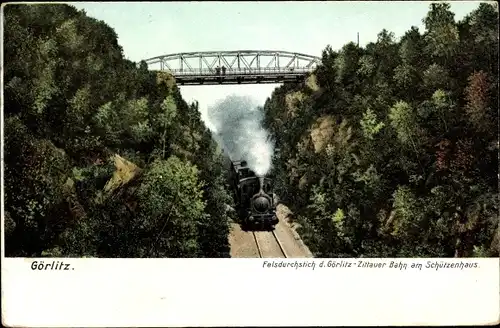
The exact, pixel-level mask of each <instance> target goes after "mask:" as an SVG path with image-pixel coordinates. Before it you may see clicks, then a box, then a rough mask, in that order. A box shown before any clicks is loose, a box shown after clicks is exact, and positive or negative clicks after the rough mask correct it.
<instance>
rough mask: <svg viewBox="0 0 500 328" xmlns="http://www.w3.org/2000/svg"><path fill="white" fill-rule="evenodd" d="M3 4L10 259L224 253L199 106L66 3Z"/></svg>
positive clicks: (218, 181) (215, 157)
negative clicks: (131, 57)
mask: <svg viewBox="0 0 500 328" xmlns="http://www.w3.org/2000/svg"><path fill="white" fill-rule="evenodd" d="M4 9H5V12H4V13H5V15H4V21H5V25H4V33H5V39H4V53H5V57H4V59H5V60H4V62H5V63H6V64H5V72H4V95H5V105H4V122H3V123H4V159H5V164H4V170H5V171H4V172H5V174H4V185H5V236H6V242H5V245H6V256H27V257H30V256H76V257H228V256H229V244H228V239H227V236H228V233H229V217H228V216H227V215H226V207H225V204H226V203H230V201H231V200H230V198H229V196H228V195H229V194H228V193H227V192H226V191H225V189H224V181H223V180H222V179H224V170H223V168H222V160H221V153H220V150H219V148H218V147H217V145H216V143H215V142H214V141H213V139H212V137H211V134H210V132H209V130H207V128H206V127H205V125H204V124H203V122H202V121H201V119H200V113H199V111H198V108H197V107H198V105H197V104H196V103H195V104H187V103H186V102H185V101H184V100H183V99H182V98H181V95H180V92H179V89H178V88H177V86H176V85H175V82H174V81H173V80H172V78H171V76H169V75H167V74H163V75H162V74H158V75H157V74H156V73H152V72H150V71H148V69H147V66H146V65H145V63H140V64H139V65H137V64H135V63H133V62H130V61H128V60H126V59H124V55H123V52H122V48H121V47H120V46H119V45H118V42H117V35H116V34H115V32H114V31H113V29H112V28H110V27H109V26H108V25H106V24H105V23H104V22H102V21H98V20H96V19H93V18H90V17H88V16H86V14H85V13H84V12H82V11H78V10H76V9H75V8H74V7H72V6H69V5H8V6H6V7H5V8H4Z"/></svg>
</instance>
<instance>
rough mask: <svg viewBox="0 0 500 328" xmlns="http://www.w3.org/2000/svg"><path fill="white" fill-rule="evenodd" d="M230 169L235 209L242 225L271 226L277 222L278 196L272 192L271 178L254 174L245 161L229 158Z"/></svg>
mask: <svg viewBox="0 0 500 328" xmlns="http://www.w3.org/2000/svg"><path fill="white" fill-rule="evenodd" d="M230 171H231V172H230V180H231V181H230V182H231V187H232V188H231V189H232V190H233V197H234V202H235V205H236V209H235V210H236V212H237V214H238V217H239V219H240V220H241V221H242V222H241V223H242V225H243V226H244V227H245V228H247V227H256V226H259V227H262V228H271V227H272V226H274V225H275V224H277V223H278V218H277V216H276V205H277V203H278V198H277V196H276V194H274V193H273V192H272V180H271V179H269V178H266V177H264V176H258V175H256V174H255V172H253V171H252V170H250V168H249V167H248V166H247V162H246V161H232V160H231V170H230Z"/></svg>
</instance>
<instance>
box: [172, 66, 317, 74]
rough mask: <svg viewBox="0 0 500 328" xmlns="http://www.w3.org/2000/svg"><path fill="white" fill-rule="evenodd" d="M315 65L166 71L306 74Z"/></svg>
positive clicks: (176, 71)
mask: <svg viewBox="0 0 500 328" xmlns="http://www.w3.org/2000/svg"><path fill="white" fill-rule="evenodd" d="M314 69H315V67H308V68H306V67H261V68H246V67H245V68H226V70H225V72H224V71H223V70H222V68H221V69H220V70H219V71H217V70H216V69H215V68H213V69H211V68H202V69H196V68H193V69H189V68H177V69H168V68H164V70H165V71H167V72H170V73H171V74H172V75H175V76H189V75H196V76H201V75H215V76H225V75H268V74H283V75H293V74H304V73H310V72H312V71H314Z"/></svg>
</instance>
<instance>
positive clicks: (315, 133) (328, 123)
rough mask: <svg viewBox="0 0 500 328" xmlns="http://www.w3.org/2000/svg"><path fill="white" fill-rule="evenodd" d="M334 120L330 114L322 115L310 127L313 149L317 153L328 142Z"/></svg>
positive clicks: (332, 130)
mask: <svg viewBox="0 0 500 328" xmlns="http://www.w3.org/2000/svg"><path fill="white" fill-rule="evenodd" d="M334 125H335V121H334V119H333V117H332V116H330V115H327V116H322V117H320V118H318V119H317V120H316V122H315V123H314V124H313V126H312V128H311V140H312V142H313V145H314V151H315V152H316V153H319V152H320V151H322V150H323V149H324V148H325V146H326V145H327V144H328V142H329V141H330V139H331V138H332V136H333V132H334Z"/></svg>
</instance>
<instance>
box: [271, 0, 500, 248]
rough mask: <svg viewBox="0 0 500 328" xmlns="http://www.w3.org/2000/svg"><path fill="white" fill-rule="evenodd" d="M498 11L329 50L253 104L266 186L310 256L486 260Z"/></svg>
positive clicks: (444, 18)
mask: <svg viewBox="0 0 500 328" xmlns="http://www.w3.org/2000/svg"><path fill="white" fill-rule="evenodd" d="M497 8H498V7H497V6H496V5H491V4H486V3H481V4H480V5H479V6H478V8H477V10H475V11H473V12H472V13H470V14H469V15H468V16H466V17H465V18H464V19H462V20H461V21H459V22H457V21H455V19H454V14H453V13H452V12H451V11H450V6H449V4H446V3H439V4H431V5H430V8H429V12H428V14H427V16H426V17H425V18H424V19H423V22H424V23H425V31H423V32H421V31H419V30H418V29H417V28H415V27H412V28H411V29H409V30H408V31H407V32H406V34H405V35H404V36H403V37H402V38H401V39H400V40H399V41H397V40H395V38H394V35H393V34H392V33H390V32H388V31H386V30H383V31H381V32H380V33H379V35H378V39H377V41H376V42H373V43H370V44H368V45H366V47H358V46H357V45H356V44H353V43H349V44H346V45H345V46H344V47H343V48H342V49H340V50H339V51H334V50H332V49H331V47H327V48H326V49H325V50H324V52H323V56H322V65H320V67H319V68H318V69H317V71H316V72H315V74H314V75H312V76H310V77H309V78H308V79H307V81H306V82H305V83H303V84H302V85H285V86H283V87H280V88H279V89H277V90H275V92H274V93H273V95H272V97H271V98H270V99H268V100H267V102H266V104H265V108H264V109H265V114H266V126H267V128H268V129H269V130H270V132H271V134H272V135H273V139H274V141H275V142H276V147H277V149H278V150H277V152H276V154H275V158H274V163H273V166H274V169H273V176H274V177H275V178H276V182H277V189H278V193H279V194H280V195H281V197H282V198H283V199H284V201H285V203H286V204H288V205H289V206H290V208H291V209H292V210H293V211H294V212H295V214H296V216H297V219H298V221H299V223H300V224H301V225H302V228H301V230H300V232H301V234H302V237H303V238H304V240H305V242H306V244H308V246H309V247H310V249H311V250H312V251H313V252H314V253H315V256H318V257H386V256H389V257H416V256H426V257H428V256H433V257H453V256H456V257H468V256H498V253H499V233H500V232H499V230H498V227H499V223H498V211H499V208H498V179H497V174H498V9H497Z"/></svg>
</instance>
